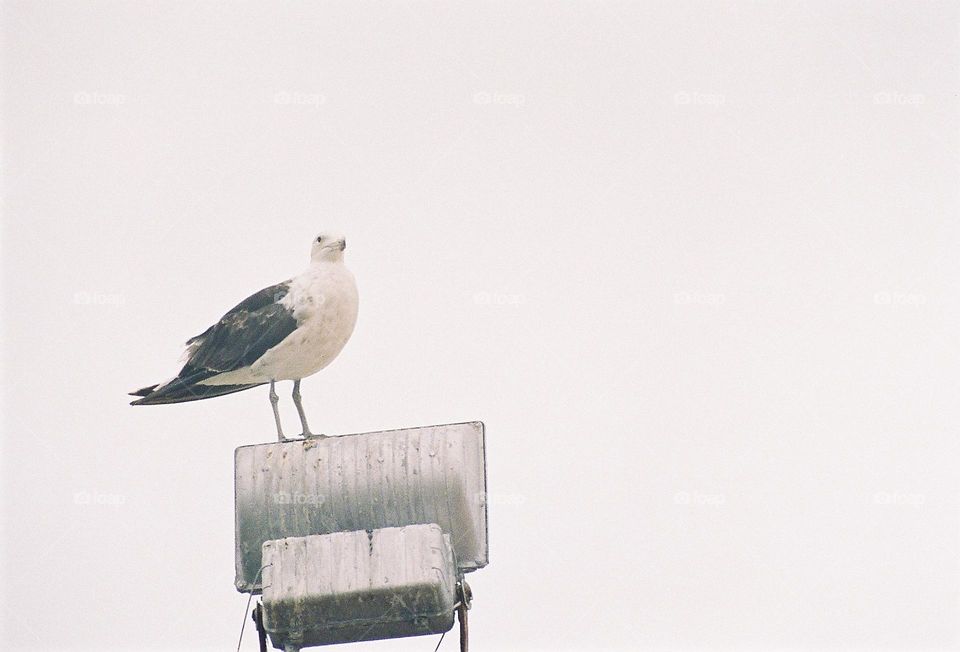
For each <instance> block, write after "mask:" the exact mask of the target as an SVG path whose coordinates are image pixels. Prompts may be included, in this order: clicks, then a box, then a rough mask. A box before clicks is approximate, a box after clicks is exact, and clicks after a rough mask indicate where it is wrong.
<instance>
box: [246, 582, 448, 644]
mask: <svg viewBox="0 0 960 652" xmlns="http://www.w3.org/2000/svg"><path fill="white" fill-rule="evenodd" d="M267 566H273V564H266V565H264V566H261V567H260V570H258V571H257V575H256V577H254V578H253V585H254V586H255V585H256V584H257V580H258V579H260V573H262V572H263V569H264V568H266V567H267ZM252 601H253V589H252V588H251V590H250V597H249V598H247V608H246V609H244V610H243V622H242V623H240V639H239V640H238V641H237V652H240V644H241V643H243V630H244V629H246V627H247V614H248V613H250V603H251V602H252ZM434 652H436V650H434Z"/></svg>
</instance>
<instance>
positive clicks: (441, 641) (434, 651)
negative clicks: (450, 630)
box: [433, 632, 447, 652]
mask: <svg viewBox="0 0 960 652" xmlns="http://www.w3.org/2000/svg"><path fill="white" fill-rule="evenodd" d="M446 635H447V633H446V632H444V633H443V634H440V640H439V641H437V647H435V648H433V652H437V650H439V649H440V644H441V643H443V637H444V636H446Z"/></svg>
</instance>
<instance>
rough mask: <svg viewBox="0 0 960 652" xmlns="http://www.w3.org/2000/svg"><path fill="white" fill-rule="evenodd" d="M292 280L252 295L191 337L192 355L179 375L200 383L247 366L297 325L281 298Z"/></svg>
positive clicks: (189, 345) (189, 343)
mask: <svg viewBox="0 0 960 652" xmlns="http://www.w3.org/2000/svg"><path fill="white" fill-rule="evenodd" d="M289 291H290V281H284V282H283V283H278V284H276V285H271V286H270V287H268V288H264V289H262V290H260V291H259V292H257V293H256V294H253V295H250V296H249V297H247V298H246V299H244V300H243V301H241V302H240V303H238V304H237V305H236V306H234V307H233V308H232V309H230V311H229V312H227V314H225V315H224V316H223V317H221V318H220V321H218V322H217V323H216V324H214V325H213V326H211V327H210V328H208V329H207V330H206V331H204V332H203V333H201V334H200V335H197V336H196V337H192V338H190V340H189V341H188V342H187V346H188V347H189V349H190V353H189V358H188V359H187V363H186V364H185V365H184V367H183V369H182V370H181V371H180V373H179V374H178V377H179V378H182V379H184V380H186V379H188V378H189V379H190V380H191V381H192V382H198V381H200V380H202V379H204V378H209V377H210V376H214V375H216V374H218V373H223V372H225V371H233V370H234V369H240V368H242V367H247V366H249V365H251V364H253V363H254V362H256V361H257V360H258V359H259V358H260V357H261V356H263V354H264V353H266V352H267V351H268V350H269V349H271V348H273V347H274V346H276V345H277V344H279V343H280V342H282V341H283V340H284V338H286V337H287V336H288V335H289V334H290V333H292V332H293V331H294V330H296V328H297V320H296V319H294V317H293V312H292V311H291V310H290V309H288V308H287V307H286V306H283V305H281V304H280V303H279V301H280V300H281V299H282V298H283V297H285V296H286V295H287V292H289Z"/></svg>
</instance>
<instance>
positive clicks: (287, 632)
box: [263, 524, 456, 648]
mask: <svg viewBox="0 0 960 652" xmlns="http://www.w3.org/2000/svg"><path fill="white" fill-rule="evenodd" d="M263 563H264V569H263V580H264V584H263V586H264V588H263V609H264V625H265V628H266V630H267V632H268V633H269V634H270V638H271V640H272V642H273V644H274V646H275V647H278V648H282V647H283V646H284V645H287V644H291V645H293V646H295V647H306V646H310V645H328V644H331V643H347V642H354V641H362V640H375V639H381V638H396V637H400V636H418V635H421V634H436V633H440V632H445V631H447V630H448V629H450V627H451V626H452V625H453V610H454V604H455V602H456V597H455V596H456V567H455V565H454V561H453V551H452V548H451V546H450V537H449V535H445V534H444V533H443V531H442V530H441V529H440V526H439V525H435V524H430V525H410V526H407V527H402V528H386V529H381V530H374V531H372V532H366V531H363V530H361V531H359V532H337V533H334V534H326V535H313V536H309V537H296V538H287V539H280V540H276V541H267V542H265V543H264V544H263Z"/></svg>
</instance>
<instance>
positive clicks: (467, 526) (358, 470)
mask: <svg viewBox="0 0 960 652" xmlns="http://www.w3.org/2000/svg"><path fill="white" fill-rule="evenodd" d="M235 472H236V473H235V492H236V570H237V576H236V586H237V589H238V590H239V591H245V592H254V593H256V592H259V590H260V585H261V582H260V581H258V580H257V573H258V571H259V569H260V566H261V546H262V544H263V542H264V541H269V540H271V539H283V538H286V537H302V536H308V535H311V534H329V533H332V532H350V531H354V530H374V529H378V528H386V527H398V526H404V525H410V524H422V523H437V524H439V525H440V527H441V528H442V529H443V531H444V532H446V533H447V534H449V535H450V538H451V543H452V545H453V550H454V555H455V559H456V560H457V564H458V568H459V570H460V571H461V572H468V571H472V570H475V569H477V568H481V567H483V566H486V565H487V561H488V552H487V511H486V478H485V468H484V431H483V424H482V423H480V422H479V421H474V422H469V423H458V424H449V425H440V426H426V427H422V428H408V429H402V430H388V431H382V432H372V433H361V434H356V435H343V436H338V437H328V438H323V439H307V440H295V441H290V442H283V443H271V444H260V445H255V446H242V447H240V448H238V449H237V450H236V455H235Z"/></svg>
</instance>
